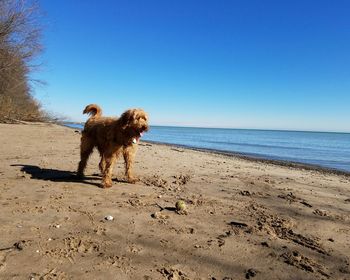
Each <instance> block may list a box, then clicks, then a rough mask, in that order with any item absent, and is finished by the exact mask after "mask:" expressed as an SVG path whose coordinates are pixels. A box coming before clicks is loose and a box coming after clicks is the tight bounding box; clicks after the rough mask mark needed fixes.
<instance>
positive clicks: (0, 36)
mask: <svg viewBox="0 0 350 280" xmlns="http://www.w3.org/2000/svg"><path fill="white" fill-rule="evenodd" d="M39 11H40V10H39V7H38V4H37V3H36V2H33V1H26V0H0V120H5V119H22V120H37V119H40V118H41V116H42V112H41V111H40V106H39V104H38V102H37V101H35V99H34V98H33V97H32V95H31V81H30V77H29V75H30V73H31V72H32V71H34V70H35V69H36V68H37V66H38V65H36V64H34V60H35V58H36V57H37V56H38V55H39V54H40V53H41V51H42V45H41V42H40V37H41V28H40V24H39V17H40V14H39Z"/></svg>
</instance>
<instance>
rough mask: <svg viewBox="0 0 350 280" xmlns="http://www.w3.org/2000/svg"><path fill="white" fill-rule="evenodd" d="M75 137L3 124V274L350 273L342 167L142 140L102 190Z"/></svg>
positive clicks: (347, 182) (349, 215) (347, 192)
mask: <svg viewBox="0 0 350 280" xmlns="http://www.w3.org/2000/svg"><path fill="white" fill-rule="evenodd" d="M79 142H80V133H79V131H75V130H74V129H69V128H65V127H61V126H57V125H53V124H39V123H38V124H0V143H1V146H0V159H1V162H0V187H1V192H0V205H1V212H0V222H1V227H0V236H1V239H0V279H253V278H254V279H350V268H349V262H350V250H349V248H350V234H349V232H350V177H349V176H346V174H332V173H330V172H326V171H322V170H312V169H303V168H302V167H295V166H282V165H277V164H276V163H271V162H261V161H253V160H247V159H244V158H239V157H235V156H227V155H223V154H215V153H210V152H203V151H194V150H190V149H185V148H181V147H175V146H168V145H158V144H154V143H145V142H141V143H140V145H139V151H138V154H137V156H136V164H135V173H136V175H138V177H139V178H140V181H139V182H138V183H137V184H134V185H132V184H127V183H125V182H124V181H123V179H124V177H123V163H122V162H121V161H120V162H118V164H117V166H116V168H115V172H114V174H115V180H114V185H113V187H112V188H111V189H101V188H100V187H99V183H100V180H101V177H100V175H99V173H98V167H97V165H98V161H99V158H98V154H97V153H94V154H93V156H92V157H91V159H90V161H89V163H88V168H87V171H86V178H85V179H84V180H77V179H76V178H75V170H76V167H77V163H78V161H79ZM180 199H181V200H183V201H185V203H186V205H187V213H177V212H176V211H174V210H175V209H174V206H175V203H176V201H178V200H180ZM108 215H111V216H113V218H114V219H113V220H112V221H108V220H106V219H105V217H106V216H108Z"/></svg>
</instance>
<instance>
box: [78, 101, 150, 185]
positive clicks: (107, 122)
mask: <svg viewBox="0 0 350 280" xmlns="http://www.w3.org/2000/svg"><path fill="white" fill-rule="evenodd" d="M83 113H84V114H90V115H91V116H90V118H89V119H88V120H87V122H86V123H85V126H84V130H83V131H82V136H81V145H80V162H79V166H78V172H77V174H78V176H79V177H82V176H84V169H85V167H86V164H87V161H88V159H89V156H90V154H91V153H92V150H93V149H94V147H96V148H97V150H98V151H99V153H100V156H101V161H100V163H99V168H100V170H101V173H102V187H103V188H109V187H111V186H112V171H113V166H114V163H115V161H116V160H117V158H118V157H119V156H120V155H121V154H123V157H124V162H125V175H126V178H127V181H128V182H129V183H135V181H136V179H135V178H134V177H133V175H132V165H133V161H134V158H135V154H136V151H137V142H138V140H139V139H140V137H141V136H142V133H143V132H145V131H148V128H149V126H148V116H147V114H146V113H145V112H144V111H143V110H142V109H130V110H127V111H125V112H124V113H123V114H122V115H121V116H120V118H110V117H102V110H101V108H100V107H99V106H98V105H96V104H90V105H88V106H86V108H85V109H84V111H83ZM135 140H136V141H135ZM135 142H136V143H135Z"/></svg>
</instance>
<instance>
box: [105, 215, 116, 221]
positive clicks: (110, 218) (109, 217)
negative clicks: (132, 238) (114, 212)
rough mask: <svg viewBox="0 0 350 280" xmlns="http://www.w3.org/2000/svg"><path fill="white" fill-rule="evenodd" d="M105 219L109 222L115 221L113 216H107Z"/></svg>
mask: <svg viewBox="0 0 350 280" xmlns="http://www.w3.org/2000/svg"><path fill="white" fill-rule="evenodd" d="M105 219H106V220H107V221H113V220H114V218H113V216H111V215H108V216H106V217H105Z"/></svg>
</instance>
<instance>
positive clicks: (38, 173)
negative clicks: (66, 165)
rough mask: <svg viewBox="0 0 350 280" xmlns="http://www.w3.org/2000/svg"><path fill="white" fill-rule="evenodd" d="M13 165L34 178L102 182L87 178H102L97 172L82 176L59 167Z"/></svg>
mask: <svg viewBox="0 0 350 280" xmlns="http://www.w3.org/2000/svg"><path fill="white" fill-rule="evenodd" d="M11 166H20V167H21V171H22V172H25V173H26V174H30V175H31V178H32V179H38V180H44V181H52V182H80V183H84V184H88V185H93V186H96V187H100V186H101V185H100V183H95V182H90V181H87V180H101V177H98V176H97V175H96V174H93V175H92V176H84V177H83V178H80V177H78V176H77V175H76V173H75V172H72V171H65V170H58V169H51V168H50V169H48V168H41V167H39V166H35V165H26V164H12V165H11Z"/></svg>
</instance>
